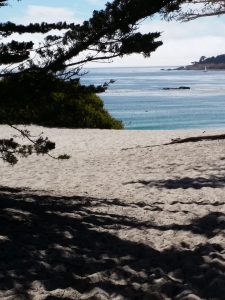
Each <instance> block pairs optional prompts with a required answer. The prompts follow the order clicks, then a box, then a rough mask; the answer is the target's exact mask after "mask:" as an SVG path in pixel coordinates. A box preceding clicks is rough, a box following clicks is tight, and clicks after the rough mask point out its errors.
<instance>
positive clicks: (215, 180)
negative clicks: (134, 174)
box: [125, 175, 225, 189]
mask: <svg viewBox="0 0 225 300" xmlns="http://www.w3.org/2000/svg"><path fill="white" fill-rule="evenodd" d="M137 183H138V184H142V185H144V186H148V187H157V188H166V189H179V188H181V189H190V188H193V189H202V188H204V187H210V188H221V187H225V177H224V176H217V175H211V176H210V177H209V178H205V177H195V178H191V177H183V178H175V179H166V180H137V181H130V182H126V183H125V185H126V184H137Z"/></svg>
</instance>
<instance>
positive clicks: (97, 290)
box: [0, 187, 225, 300]
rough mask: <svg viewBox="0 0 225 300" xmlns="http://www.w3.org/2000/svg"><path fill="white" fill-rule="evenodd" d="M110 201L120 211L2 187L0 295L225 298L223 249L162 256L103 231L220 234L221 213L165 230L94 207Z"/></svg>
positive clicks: (170, 252) (88, 200)
mask: <svg viewBox="0 0 225 300" xmlns="http://www.w3.org/2000/svg"><path fill="white" fill-rule="evenodd" d="M112 201H114V202H115V204H116V205H119V207H121V206H122V203H121V202H122V200H119V199H117V200H115V199H114V200H106V199H94V198H86V197H76V196H74V197H56V196H50V195H38V193H37V192H32V191H29V190H27V191H26V190H24V191H23V190H20V189H11V188H6V187H2V188H0V278H1V280H0V298H3V297H6V296H8V297H10V296H11V295H12V297H14V298H12V299H20V297H21V298H22V297H23V299H33V298H34V295H36V294H37V293H38V292H42V295H46V298H45V299H48V300H50V299H52V300H53V299H55V300H56V299H67V300H69V299H81V295H82V296H84V295H85V296H84V298H82V299H89V300H95V299H96V300H97V299H137V300H139V299H153V300H154V299H182V298H179V297H178V295H180V297H181V295H183V296H185V295H188V294H191V293H192V294H195V295H198V296H200V297H202V298H204V299H224V295H225V285H224V282H225V273H224V272H225V254H224V249H223V248H222V247H221V246H220V245H217V244H204V245H200V246H199V247H197V248H196V249H193V250H190V249H188V248H185V247H183V248H180V249H177V248H170V249H167V250H164V251H162V252H159V251H157V250H155V249H153V248H152V247H150V246H149V245H146V244H142V243H138V242H133V241H129V240H126V239H121V238H119V237H118V236H117V235H116V234H112V233H110V232H109V231H107V228H109V227H108V226H110V227H113V228H114V229H115V228H129V227H130V228H140V230H141V228H142V227H143V226H144V227H146V228H157V229H159V230H169V229H174V230H190V231H193V232H196V230H197V233H198V234H203V235H206V236H212V234H213V235H215V234H217V233H218V232H221V231H223V230H224V228H225V215H224V214H221V213H215V214H209V215H208V216H205V217H204V218H201V219H198V220H194V221H193V223H191V224H189V225H185V224H184V225H176V224H175V225H171V226H172V227H171V228H167V227H162V226H161V227H160V226H158V227H157V224H155V225H153V224H150V223H145V222H138V221H137V220H136V219H135V218H130V217H129V216H126V217H124V216H121V215H119V214H118V215H117V214H105V213H104V214H103V213H101V211H100V210H99V211H98V210H97V212H94V211H93V210H92V209H93V208H95V211H96V208H97V207H98V203H99V204H101V205H102V203H104V204H105V205H113V204H112ZM124 205H125V206H126V204H124ZM128 205H129V204H128ZM116 226H118V227H116ZM179 226H180V227H179ZM206 258H207V259H206ZM57 289H58V290H57ZM56 290H57V291H58V292H57V291H56ZM62 290H63V292H62ZM31 291H32V293H33V294H32V293H31ZM53 291H54V293H53ZM35 293H36V294H35ZM52 293H53V294H52ZM99 295H101V298H100V296H99ZM118 297H120V298H118ZM176 297H178V298H176Z"/></svg>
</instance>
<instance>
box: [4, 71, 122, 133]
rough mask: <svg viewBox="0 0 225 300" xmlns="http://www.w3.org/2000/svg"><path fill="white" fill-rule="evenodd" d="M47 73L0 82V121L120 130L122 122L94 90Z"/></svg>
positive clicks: (95, 89)
mask: <svg viewBox="0 0 225 300" xmlns="http://www.w3.org/2000/svg"><path fill="white" fill-rule="evenodd" d="M99 91H102V87H96V88H95V87H93V86H89V87H85V86H81V85H80V83H79V81H78V80H71V81H64V80H62V79H58V78H55V77H53V76H51V75H46V74H45V75H40V74H39V75H37V74H35V73H32V74H24V75H22V76H19V77H18V76H15V77H14V76H10V77H8V78H4V79H3V80H1V81H0V123H1V124H5V123H12V124H36V125H42V126H47V127H67V128H101V129H103V128H105V129H121V128H123V125H122V122H121V121H118V120H116V119H114V118H113V117H112V116H111V115H110V114H109V113H108V112H107V111H106V110H105V109H104V104H103V101H102V100H101V99H100V97H99V96H97V95H96V92H99Z"/></svg>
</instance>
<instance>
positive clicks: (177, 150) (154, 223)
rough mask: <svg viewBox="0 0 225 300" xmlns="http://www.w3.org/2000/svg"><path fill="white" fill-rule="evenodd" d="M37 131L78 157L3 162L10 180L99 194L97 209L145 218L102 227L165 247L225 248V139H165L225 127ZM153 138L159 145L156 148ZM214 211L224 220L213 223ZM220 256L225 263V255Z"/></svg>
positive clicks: (54, 191) (2, 133)
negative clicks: (134, 224)
mask: <svg viewBox="0 0 225 300" xmlns="http://www.w3.org/2000/svg"><path fill="white" fill-rule="evenodd" d="M30 130H32V132H34V133H35V134H38V133H40V132H41V131H44V133H45V135H47V136H48V137H49V139H50V140H53V141H55V142H56V150H55V151H54V153H55V154H64V153H66V154H69V155H71V159H69V160H63V161H57V160H53V159H51V158H48V157H42V156H40V157H36V156H33V157H30V158H28V159H21V160H20V161H19V163H18V164H17V165H16V166H14V167H11V166H9V165H7V164H6V163H3V162H0V168H1V175H0V179H1V181H0V182H1V185H2V186H8V187H26V188H30V189H32V190H41V191H42V193H44V194H48V195H60V196H85V197H93V198H95V199H93V200H92V201H93V207H91V208H90V211H91V213H96V214H98V213H99V212H101V213H102V214H105V215H106V216H107V215H109V216H111V217H112V216H113V215H115V214H116V215H117V216H121V218H122V219H124V220H125V219H126V218H131V219H132V220H135V221H136V222H138V223H139V225H140V224H141V223H143V226H142V227H140V226H137V227H136V228H135V227H132V228H131V227H130V226H129V225H127V226H120V225H118V226H117V227H115V226H111V227H110V226H108V227H107V226H102V227H101V226H99V228H98V230H99V231H102V232H105V231H107V232H109V233H110V234H113V235H115V236H117V237H119V238H121V239H123V240H127V241H131V242H138V243H142V244H145V245H147V246H149V247H151V248H153V249H156V250H159V251H165V249H171V248H173V247H175V248H176V249H183V248H184V247H186V248H187V249H192V250H193V251H194V250H195V249H196V247H199V246H200V245H206V244H208V243H209V244H217V245H220V246H221V247H222V248H223V249H225V235H224V224H225V223H224V222H225V216H224V215H223V214H224V212H225V140H216V141H202V142H197V143H184V144H174V145H167V146H163V145H162V144H163V143H167V142H170V141H171V139H172V138H178V137H179V138H184V137H189V136H198V135H202V136H204V135H209V134H218V133H224V131H222V130H220V131H219V130H206V132H205V133H203V131H202V130H191V131H189V130H188V131H128V130H123V131H113V130H86V129H80V130H70V129H46V128H41V127H34V126H32V127H31V128H30ZM10 132H12V130H11V129H8V128H7V127H6V126H1V127H0V137H6V136H8V135H9V133H10ZM153 145H158V146H157V147H150V146H153ZM43 191H44V192H43ZM115 199H117V200H115ZM94 204H96V205H94ZM207 217H209V222H210V220H211V221H212V222H214V223H213V224H214V225H215V224H216V225H215V226H214V225H209V228H208V227H207V224H208V223H207V222H208V221H207ZM217 217H218V218H217ZM204 218H205V219H204ZM210 218H211V219H210ZM213 218H214V219H216V220H214V219H213ZM212 219H213V220H212ZM197 220H199V222H200V223H199V222H198V221H197ZM193 222H194V223H193ZM195 222H197V223H196V224H197V225H195ZM204 222H205V223H206V228H205V227H204V226H205V223H204ZM146 224H151V226H146ZM193 224H194V225H193ZM220 224H222V225H221V226H220ZM210 226H211V227H210ZM203 227H204V228H203ZM193 228H194V229H193ZM195 229H196V230H195ZM220 255H222V256H221V257H222V258H221V260H222V261H223V263H224V264H225V254H223V253H220ZM197 291H198V292H196V293H194V288H193V290H191V292H192V293H194V294H195V295H201V290H200V288H197ZM199 291H200V292H199ZM111 297H112V296H111ZM196 297H197V296H196ZM71 299H75V298H71ZM85 299H86V298H85ZM88 299H89V298H88ZM90 299H92V298H90ZM93 299H97V298H93ZM99 299H100V298H99ZM102 299H103V298H102ZM104 299H105V298H104ZM107 299H109V298H107ZM110 299H116V297H114V298H113V297H112V298H110ZM118 299H119V298H118ZM121 299H125V298H121ZM126 299H131V298H129V297H128V298H126ZM135 299H136V298H135ZM137 299H142V296H140V298H137ZM146 299H148V298H146ZM149 299H153V298H149ZM154 299H155V298H154ZM158 299H159V298H158ZM162 299H170V297H169V296H168V297H166V296H165V297H164V298H162ZM171 299H175V298H173V297H172V298H171ZM176 299H178V298H176ZM179 299H189V298H179ZM190 299H192V298H190ZM193 299H199V298H193ZM202 299H203V298H202ZM210 299H211V298H210ZM213 299H224V298H222V297H221V298H220V297H218V298H216V297H214V298H213Z"/></svg>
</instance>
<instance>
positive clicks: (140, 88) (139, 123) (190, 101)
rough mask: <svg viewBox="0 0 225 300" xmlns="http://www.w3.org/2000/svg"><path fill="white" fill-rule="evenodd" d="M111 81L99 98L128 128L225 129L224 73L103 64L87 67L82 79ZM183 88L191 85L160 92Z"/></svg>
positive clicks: (89, 81)
mask: <svg viewBox="0 0 225 300" xmlns="http://www.w3.org/2000/svg"><path fill="white" fill-rule="evenodd" d="M167 68H168V67H167ZM110 79H113V80H115V82H114V83H113V84H111V85H110V87H109V88H108V90H107V92H106V93H103V94H100V96H101V98H102V99H103V100H104V103H105V107H106V109H107V110H108V111H109V112H110V113H111V115H113V116H114V117H115V118H117V119H120V120H122V121H123V123H124V126H125V128H127V129H188V128H225V71H208V72H203V71H161V70H160V68H101V69H100V68H99V69H89V73H88V74H86V75H85V76H83V77H82V83H85V84H103V83H104V82H105V81H109V80H110ZM179 86H189V87H190V88H191V89H190V90H170V91H168V90H167V91H166V90H162V89H163V88H165V87H179Z"/></svg>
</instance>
